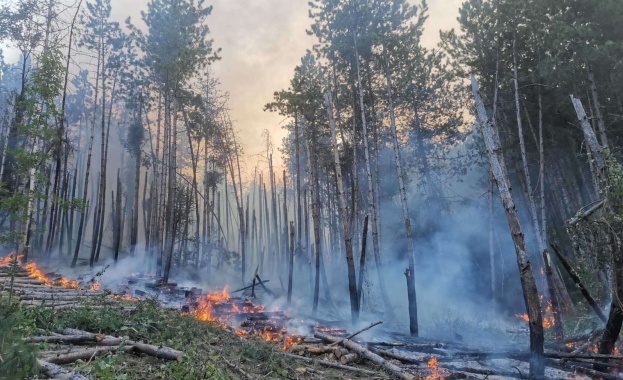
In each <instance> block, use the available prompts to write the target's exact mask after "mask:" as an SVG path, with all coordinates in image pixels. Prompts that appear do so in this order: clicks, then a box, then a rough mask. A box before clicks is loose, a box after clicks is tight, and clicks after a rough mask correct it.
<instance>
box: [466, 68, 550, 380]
mask: <svg viewBox="0 0 623 380" xmlns="http://www.w3.org/2000/svg"><path fill="white" fill-rule="evenodd" d="M471 82H472V91H473V93H474V97H475V100H476V111H477V116H478V120H479V124H480V127H481V128H482V134H483V137H484V140H485V145H486V148H487V156H488V158H489V162H490V164H491V169H492V172H493V177H494V179H495V182H496V184H497V186H498V191H499V194H500V198H502V203H503V204H504V209H505V211H506V218H507V220H508V225H509V227H510V230H511V234H512V238H513V243H514V245H515V252H516V254H517V266H518V268H519V275H520V279H521V286H522V289H523V296H524V302H525V305H526V309H527V311H528V318H529V328H530V376H531V377H532V378H535V379H542V378H544V374H545V362H544V357H543V340H544V337H543V317H542V315H541V308H540V305H539V293H538V291H537V287H536V282H535V280H534V275H533V273H532V265H531V264H530V259H529V258H528V254H527V253H526V243H525V240H524V234H523V231H522V228H521V224H520V223H519V217H518V215H517V210H516V208H515V202H514V200H513V194H512V190H511V186H510V180H509V177H508V172H507V170H506V164H505V162H504V156H503V154H502V148H501V144H500V137H499V132H498V131H497V129H496V126H495V124H493V122H492V121H491V119H490V118H489V116H488V115H487V111H486V110H485V105H484V103H483V101H482V98H481V96H480V91H479V89H478V83H477V82H476V77H475V76H474V75H473V74H472V77H471Z"/></svg>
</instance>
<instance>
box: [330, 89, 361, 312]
mask: <svg viewBox="0 0 623 380" xmlns="http://www.w3.org/2000/svg"><path fill="white" fill-rule="evenodd" d="M325 107H326V109H327V115H328V117H329V126H330V128H331V142H332V144H333V162H334V164H335V176H336V182H337V191H338V198H339V202H340V211H341V214H342V225H343V227H344V246H345V247H346V267H347V269H348V294H349V295H350V312H351V321H352V323H353V324H356V323H357V322H358V321H359V299H358V298H357V278H356V277H355V276H356V275H355V259H354V255H353V241H352V238H351V235H350V223H349V220H348V209H347V205H346V197H345V195H344V180H343V178H342V165H341V163H340V151H339V148H338V145H337V134H336V131H335V120H334V118H333V98H332V95H331V93H330V92H327V93H326V94H325Z"/></svg>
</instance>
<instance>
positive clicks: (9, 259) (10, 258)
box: [0, 253, 24, 267]
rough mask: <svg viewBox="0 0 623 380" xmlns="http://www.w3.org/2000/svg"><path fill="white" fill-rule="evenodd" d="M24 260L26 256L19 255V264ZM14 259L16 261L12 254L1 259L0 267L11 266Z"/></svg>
mask: <svg viewBox="0 0 623 380" xmlns="http://www.w3.org/2000/svg"><path fill="white" fill-rule="evenodd" d="M23 258H24V255H18V256H17V262H21V261H22V259H23ZM14 259H15V256H14V255H13V254H12V253H11V254H9V255H8V256H7V257H2V258H0V267H5V266H9V265H10V264H11V263H12V262H13V260H14Z"/></svg>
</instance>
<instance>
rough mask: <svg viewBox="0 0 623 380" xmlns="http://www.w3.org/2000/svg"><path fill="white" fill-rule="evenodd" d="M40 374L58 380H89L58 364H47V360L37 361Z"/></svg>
mask: <svg viewBox="0 0 623 380" xmlns="http://www.w3.org/2000/svg"><path fill="white" fill-rule="evenodd" d="M37 364H39V368H40V372H41V373H42V374H44V375H46V376H47V377H49V378H52V379H57V380H89V378H88V377H85V376H82V375H80V374H78V373H75V372H73V371H70V370H68V369H65V368H63V367H61V366H59V365H57V364H54V363H50V362H46V361H45V360H41V359H37Z"/></svg>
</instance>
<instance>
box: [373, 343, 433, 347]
mask: <svg viewBox="0 0 623 380" xmlns="http://www.w3.org/2000/svg"><path fill="white" fill-rule="evenodd" d="M366 344H367V345H368V346H387V347H405V346H407V344H406V343H400V342H366ZM433 344H439V343H433ZM413 345H415V344H413ZM413 345H412V344H409V345H408V346H409V347H411V346H413ZM439 347H441V344H439Z"/></svg>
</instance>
